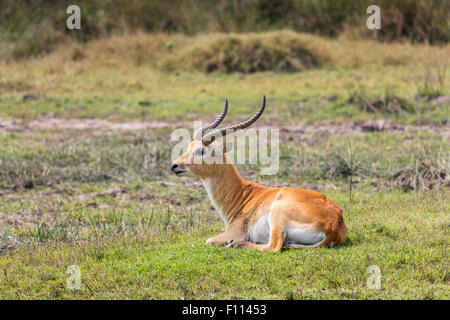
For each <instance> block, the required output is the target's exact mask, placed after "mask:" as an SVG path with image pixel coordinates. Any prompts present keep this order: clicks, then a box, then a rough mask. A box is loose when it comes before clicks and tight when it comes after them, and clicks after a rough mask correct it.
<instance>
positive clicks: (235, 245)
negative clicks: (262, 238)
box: [227, 240, 251, 248]
mask: <svg viewBox="0 0 450 320" xmlns="http://www.w3.org/2000/svg"><path fill="white" fill-rule="evenodd" d="M250 245H251V243H250V242H248V241H233V240H231V242H230V243H229V244H228V245H227V247H228V248H248V247H249V246H250Z"/></svg>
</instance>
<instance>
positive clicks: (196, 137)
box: [194, 100, 228, 141]
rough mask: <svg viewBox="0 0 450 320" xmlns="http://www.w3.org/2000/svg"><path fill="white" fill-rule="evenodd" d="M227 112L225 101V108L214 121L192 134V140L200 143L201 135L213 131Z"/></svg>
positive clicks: (226, 102)
mask: <svg viewBox="0 0 450 320" xmlns="http://www.w3.org/2000/svg"><path fill="white" fill-rule="evenodd" d="M227 111H228V100H225V107H224V108H223V111H222V113H221V114H220V115H219V117H218V118H217V119H216V120H214V121H213V122H211V123H210V124H209V125H208V126H207V127H205V128H200V129H198V130H197V131H195V132H194V140H198V141H200V140H201V139H202V137H203V135H204V134H205V132H206V131H208V130H210V129H215V128H217V126H218V125H219V124H220V123H221V122H222V120H223V119H224V118H225V115H226V114H227Z"/></svg>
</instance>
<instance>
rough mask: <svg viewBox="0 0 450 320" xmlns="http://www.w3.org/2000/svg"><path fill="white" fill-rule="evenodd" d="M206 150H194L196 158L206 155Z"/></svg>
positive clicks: (201, 148) (200, 148)
mask: <svg viewBox="0 0 450 320" xmlns="http://www.w3.org/2000/svg"><path fill="white" fill-rule="evenodd" d="M205 152H206V151H205V148H204V147H198V148H196V149H195V150H194V152H193V154H194V156H198V157H202V156H203V155H204V154H205Z"/></svg>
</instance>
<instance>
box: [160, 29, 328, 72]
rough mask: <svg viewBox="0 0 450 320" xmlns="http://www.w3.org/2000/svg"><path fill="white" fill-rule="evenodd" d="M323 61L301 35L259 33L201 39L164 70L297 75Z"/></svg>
mask: <svg viewBox="0 0 450 320" xmlns="http://www.w3.org/2000/svg"><path fill="white" fill-rule="evenodd" d="M322 60H323V59H322V58H320V57H319V56H317V55H316V54H315V53H314V52H313V50H311V48H309V46H308V42H307V40H306V38H305V37H302V35H299V34H296V33H294V32H269V33H263V34H255V33H250V34H240V35H238V34H228V35H226V34H219V35H217V36H215V37H203V41H197V43H196V44H194V45H193V46H191V47H188V48H186V49H185V50H182V51H181V52H180V53H179V54H178V55H177V56H176V57H173V58H171V59H168V61H167V62H166V66H167V68H168V69H169V70H170V69H193V70H197V71H203V72H215V71H217V72H224V73H232V72H242V73H253V72H259V71H268V70H271V71H283V72H298V71H302V70H305V69H311V68H315V67H318V66H320V65H321V64H322V62H323V61H322Z"/></svg>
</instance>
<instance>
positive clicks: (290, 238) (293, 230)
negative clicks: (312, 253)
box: [247, 213, 325, 245]
mask: <svg viewBox="0 0 450 320" xmlns="http://www.w3.org/2000/svg"><path fill="white" fill-rule="evenodd" d="M284 231H285V239H284V244H285V245H314V244H317V243H319V242H321V241H322V240H323V239H325V234H324V233H323V232H316V231H314V230H312V228H298V227H287V228H286V229H285V230H284ZM269 238H270V224H269V213H266V214H265V215H263V216H261V217H260V218H259V219H258V220H257V221H256V222H255V223H254V224H253V226H252V227H250V228H249V229H248V231H247V240H248V241H251V242H254V243H263V244H265V243H268V242H269Z"/></svg>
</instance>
